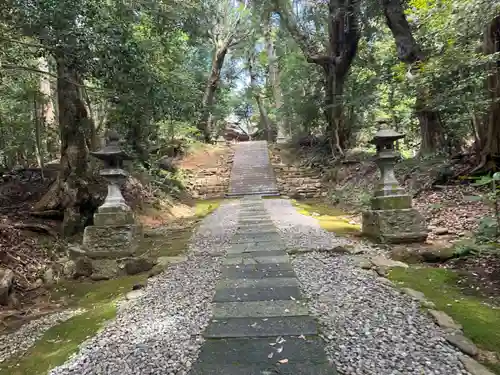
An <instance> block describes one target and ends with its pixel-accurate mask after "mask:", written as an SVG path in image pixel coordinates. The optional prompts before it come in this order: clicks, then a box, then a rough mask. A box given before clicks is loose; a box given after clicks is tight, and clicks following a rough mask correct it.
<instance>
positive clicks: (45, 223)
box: [0, 146, 224, 331]
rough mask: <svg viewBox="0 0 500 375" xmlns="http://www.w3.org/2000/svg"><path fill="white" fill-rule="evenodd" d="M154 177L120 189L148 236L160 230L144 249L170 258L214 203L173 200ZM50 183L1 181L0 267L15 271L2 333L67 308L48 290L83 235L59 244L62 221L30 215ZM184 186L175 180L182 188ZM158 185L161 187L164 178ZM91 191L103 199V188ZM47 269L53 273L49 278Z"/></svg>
mask: <svg viewBox="0 0 500 375" xmlns="http://www.w3.org/2000/svg"><path fill="white" fill-rule="evenodd" d="M223 154H224V153H223V152H222V151H221V150H220V149H219V148H216V147H212V146H203V147H197V148H196V149H194V151H193V152H188V153H187V154H186V155H185V156H184V157H179V158H178V159H177V160H176V163H177V164H178V165H180V167H181V168H185V166H184V164H186V165H188V166H189V167H190V169H192V170H193V169H194V170H196V169H197V168H204V167H206V165H205V164H206V163H207V162H208V163H211V161H212V160H213V159H214V158H215V157H219V158H220V157H223ZM171 177H172V176H169V178H171ZM154 178H155V176H154V175H150V174H146V173H144V172H137V173H134V172H133V173H132V177H131V178H129V180H128V182H127V183H126V186H125V187H124V188H123V195H124V197H125V199H126V200H127V203H128V204H129V205H130V206H131V207H132V208H133V209H134V211H135V212H136V216H137V219H138V221H139V223H140V224H141V225H142V226H143V227H144V230H145V233H146V234H147V233H148V232H150V231H152V232H154V231H155V230H161V231H162V232H161V233H162V235H161V236H153V237H151V236H146V237H145V239H144V241H143V242H144V244H143V245H144V246H152V247H158V248H161V249H162V250H161V251H160V252H161V255H165V254H163V253H164V252H165V251H167V252H168V253H169V254H168V255H172V254H170V252H171V250H172V249H176V250H179V251H180V252H182V251H184V250H185V249H186V247H187V244H188V242H189V239H190V237H191V233H192V231H193V229H194V228H195V227H196V225H197V223H198V222H199V220H201V218H202V217H203V216H204V215H205V214H206V213H208V212H211V211H212V210H213V209H214V208H215V207H216V206H217V205H218V202H217V201H216V200H207V201H202V200H197V199H193V198H192V197H191V196H190V194H189V191H185V192H181V193H180V194H175V195H176V197H175V198H173V197H172V195H171V194H169V193H168V192H164V191H163V192H162V191H160V190H159V188H158V184H154V183H153V182H154V181H152V180H153V179H154ZM175 178H179V179H182V177H179V176H175ZM52 181H53V178H51V176H50V175H49V176H48V177H46V178H45V179H42V178H41V175H40V173H39V172H37V171H33V170H30V171H17V172H10V173H8V174H7V175H6V176H4V177H3V178H2V177H1V176H0V267H3V268H8V269H11V270H12V271H13V272H14V285H13V286H14V291H13V294H11V298H10V300H9V304H8V305H7V306H5V305H0V331H2V330H10V329H11V328H13V327H17V326H19V325H20V324H22V323H23V322H24V321H27V320H30V319H33V318H36V317H38V316H42V315H45V314H47V313H50V312H53V311H58V310H61V309H63V308H65V306H66V305H67V304H68V303H69V302H68V301H65V300H64V299H62V300H61V299H60V298H55V297H54V294H53V292H52V290H53V287H54V286H56V285H58V284H60V282H62V279H63V278H64V275H63V273H64V272H63V269H62V268H63V263H64V261H65V260H66V259H67V258H68V248H69V247H70V246H78V244H81V241H82V235H83V233H80V234H78V235H75V236H73V237H72V238H64V239H63V238H61V236H60V235H59V233H60V229H61V225H62V217H37V216H33V215H32V211H31V208H32V206H33V205H34V204H35V203H36V202H37V201H38V200H39V199H40V198H41V197H42V196H43V195H44V194H45V193H46V192H47V191H48V189H49V187H50V185H51V183H52ZM184 182H185V181H182V180H179V183H181V184H182V183H184ZM161 183H162V184H164V183H165V180H164V179H163V178H161ZM94 189H95V191H96V194H99V195H100V198H101V199H104V195H105V189H106V187H105V184H102V186H101V185H99V186H95V187H94ZM165 231H167V232H168V231H170V232H171V233H170V232H169V233H167V232H165ZM179 251H177V252H179ZM174 255H176V254H174ZM48 269H51V270H52V271H50V273H48V272H47V270H48ZM56 295H57V293H56Z"/></svg>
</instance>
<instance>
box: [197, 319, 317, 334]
mask: <svg viewBox="0 0 500 375" xmlns="http://www.w3.org/2000/svg"><path fill="white" fill-rule="evenodd" d="M316 334H318V326H317V324H316V321H315V320H314V318H311V317H309V316H286V317H272V318H227V319H222V320H212V321H211V322H210V324H209V325H208V327H207V329H206V331H205V334H204V336H205V338H230V337H269V336H300V335H305V336H307V335H316Z"/></svg>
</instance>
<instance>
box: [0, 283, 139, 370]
mask: <svg viewBox="0 0 500 375" xmlns="http://www.w3.org/2000/svg"><path fill="white" fill-rule="evenodd" d="M145 280H146V276H145V275H136V276H127V277H122V278H118V279H114V280H107V281H100V282H91V281H84V282H80V281H66V282H63V283H60V284H58V285H57V286H55V287H54V289H53V291H52V297H53V299H54V300H56V301H57V300H60V301H64V302H65V303H68V305H69V306H71V307H75V308H81V309H84V310H85V312H84V313H83V314H81V315H78V316H74V317H72V318H71V319H68V320H67V321H65V322H62V323H60V324H58V325H56V326H54V327H52V328H50V329H49V330H47V331H46V332H45V334H44V335H43V336H42V338H40V339H39V340H38V341H37V342H36V343H35V345H34V346H33V347H31V348H30V349H29V350H28V351H27V352H26V353H25V354H24V355H22V356H20V357H17V358H16V357H14V358H11V359H10V360H8V361H7V362H5V363H2V364H0V375H26V374H29V375H45V374H47V372H48V371H49V370H50V369H52V368H54V367H56V366H59V365H61V364H63V363H64V362H65V361H66V360H67V359H68V358H69V357H70V356H71V355H72V354H73V353H75V352H76V351H77V350H78V346H79V345H80V344H81V343H82V342H84V341H85V340H86V339H88V338H89V337H92V336H94V335H95V334H96V333H97V332H98V331H99V330H100V329H101V328H102V327H103V325H104V324H105V323H106V322H107V321H108V320H110V319H113V318H114V317H115V316H116V305H115V300H116V299H117V298H118V297H119V296H120V295H122V294H124V293H126V292H128V291H130V290H131V289H132V286H133V285H135V284H138V283H144V282H145Z"/></svg>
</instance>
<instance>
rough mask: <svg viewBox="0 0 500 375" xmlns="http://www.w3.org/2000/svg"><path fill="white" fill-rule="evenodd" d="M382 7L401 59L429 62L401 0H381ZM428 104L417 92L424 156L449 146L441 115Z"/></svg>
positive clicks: (420, 91) (415, 63) (418, 90)
mask: <svg viewBox="0 0 500 375" xmlns="http://www.w3.org/2000/svg"><path fill="white" fill-rule="evenodd" d="M381 3H382V7H383V10H384V15H385V18H386V21H387V26H389V28H390V29H391V32H392V35H393V36H394V41H395V42H396V48H397V51H398V58H399V59H400V60H401V61H402V62H405V63H407V64H410V65H412V64H413V65H415V66H418V64H419V63H420V62H421V61H424V60H425V55H424V53H423V52H422V50H421V48H420V46H419V45H418V43H417V42H416V40H415V38H414V37H413V34H412V32H411V29H410V25H409V24H408V20H407V19H406V16H405V14H404V9H403V5H402V3H401V0H381ZM415 74H418V73H415ZM428 103H429V95H428V94H427V93H426V92H425V91H424V90H420V89H417V98H416V105H415V112H416V115H417V118H418V120H419V124H420V134H421V135H422V143H421V147H420V154H430V153H436V152H437V151H439V150H441V149H442V148H443V147H444V146H445V144H444V141H445V139H444V136H443V134H444V131H443V128H442V124H441V121H439V118H440V116H439V112H438V111H436V110H434V109H432V108H431V107H429V106H428ZM429 131H430V132H431V133H430V134H428V132H429Z"/></svg>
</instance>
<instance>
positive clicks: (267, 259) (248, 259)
mask: <svg viewBox="0 0 500 375" xmlns="http://www.w3.org/2000/svg"><path fill="white" fill-rule="evenodd" d="M289 261H290V259H289V257H288V255H286V254H285V255H279V256H270V255H266V256H253V255H245V256H239V257H226V259H224V261H223V262H222V264H225V265H230V264H232V265H237V264H241V265H243V264H266V263H286V262H289Z"/></svg>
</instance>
